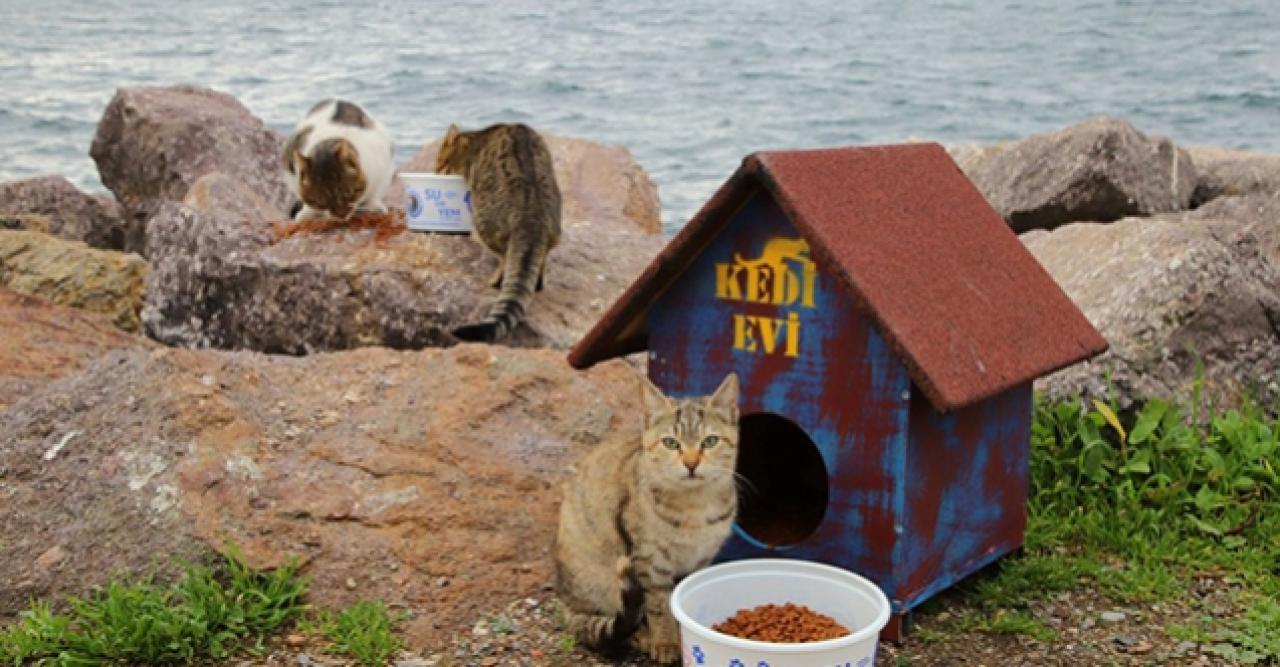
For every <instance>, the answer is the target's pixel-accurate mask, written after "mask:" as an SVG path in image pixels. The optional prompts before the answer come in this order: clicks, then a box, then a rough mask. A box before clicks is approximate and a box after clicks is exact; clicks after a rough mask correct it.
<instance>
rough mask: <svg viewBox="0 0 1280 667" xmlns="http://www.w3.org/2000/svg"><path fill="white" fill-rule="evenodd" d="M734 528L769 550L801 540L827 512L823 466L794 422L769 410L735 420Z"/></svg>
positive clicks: (810, 532) (805, 435) (810, 443)
mask: <svg viewBox="0 0 1280 667" xmlns="http://www.w3.org/2000/svg"><path fill="white" fill-rule="evenodd" d="M738 429H739V434H738V443H739V444H738V474H739V475H741V476H742V478H743V479H741V480H740V481H739V484H738V525H737V527H738V529H739V530H740V531H741V532H742V533H744V534H745V536H746V537H748V538H750V540H751V541H753V542H755V543H756V544H758V545H760V546H764V547H768V548H770V549H773V548H779V547H787V546H791V545H794V544H797V543H799V542H801V541H802V540H804V539H805V538H806V537H808V536H809V535H811V534H813V531H815V530H817V529H818V525H819V524H821V523H822V517H823V515H825V514H826V512H827V467H826V465H825V464H824V463H823V462H822V454H821V453H820V452H819V451H818V447H817V445H815V444H813V440H811V439H809V436H808V435H807V434H805V432H804V429H802V428H800V427H799V426H796V424H795V422H793V421H791V420H790V419H787V418H786V417H781V416H779V415H775V414H770V413H767V412H765V413H759V414H753V415H747V416H745V417H742V418H741V419H740V420H738Z"/></svg>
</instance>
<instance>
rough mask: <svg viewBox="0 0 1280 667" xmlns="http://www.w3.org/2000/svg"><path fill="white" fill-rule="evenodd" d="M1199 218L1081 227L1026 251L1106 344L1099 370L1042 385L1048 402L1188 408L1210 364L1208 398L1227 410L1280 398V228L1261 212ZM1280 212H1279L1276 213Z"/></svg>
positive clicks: (1088, 367)
mask: <svg viewBox="0 0 1280 667" xmlns="http://www.w3.org/2000/svg"><path fill="white" fill-rule="evenodd" d="M1213 204H1216V205H1213V206H1208V207H1205V208H1204V209H1201V210H1197V211H1195V212H1192V213H1177V214H1169V215H1162V216H1155V217H1152V218H1125V219H1123V220H1120V221H1117V222H1113V223H1110V224H1098V223H1076V224H1071V225H1067V226H1064V227H1061V228H1059V229H1056V230H1054V231H1052V232H1033V233H1031V234H1026V235H1024V236H1023V237H1022V238H1023V241H1024V243H1026V245H1027V247H1028V248H1029V249H1030V250H1031V251H1032V252H1033V253H1034V254H1035V255H1036V257H1037V258H1038V259H1039V260H1040V262H1041V263H1042V264H1044V266H1045V268H1046V269H1048V271H1049V273H1051V274H1052V275H1053V277H1054V278H1055V279H1056V280H1057V281H1058V283H1059V284H1061V285H1062V287H1063V289H1065V290H1066V292H1067V294H1069V295H1070V296H1071V298H1072V299H1073V300H1074V301H1075V302H1076V304H1077V305H1078V306H1080V308H1081V309H1082V310H1083V311H1084V313H1085V314H1086V315H1087V316H1088V317H1089V320H1090V321H1092V322H1093V324H1094V326H1096V327H1097V328H1098V330H1099V331H1101V332H1102V334H1103V335H1104V336H1105V337H1106V338H1107V341H1108V342H1109V343H1110V344H1111V347H1110V349H1109V350H1108V351H1107V352H1106V353H1105V354H1103V355H1101V356H1100V357H1097V358H1095V359H1093V360H1092V361H1090V362H1087V363H1084V364H1080V365H1077V366H1073V367H1071V368H1068V369H1066V370H1064V371H1061V372H1059V373H1056V374H1054V375H1051V376H1049V377H1048V378H1045V379H1043V380H1041V381H1040V382H1039V383H1038V387H1039V388H1040V389H1042V390H1043V391H1045V392H1046V393H1047V394H1048V395H1049V396H1050V397H1054V398H1066V397H1069V396H1071V395H1073V394H1075V393H1076V392H1081V393H1083V394H1085V395H1089V396H1095V397H1103V396H1107V395H1109V394H1108V392H1109V391H1113V392H1114V393H1113V394H1110V395H1114V396H1115V397H1116V398H1117V399H1119V402H1120V404H1121V405H1123V406H1127V405H1130V404H1132V403H1133V402H1135V401H1139V400H1141V399H1143V398H1151V397H1160V398H1173V399H1178V400H1182V399H1187V398H1189V397H1190V396H1191V387H1192V385H1193V382H1195V380H1196V374H1197V363H1198V362H1201V361H1202V362H1203V364H1204V382H1205V384H1204V396H1205V397H1206V398H1208V399H1210V400H1214V401H1217V402H1219V403H1220V404H1224V405H1230V404H1235V403H1238V402H1239V401H1240V400H1241V399H1242V398H1243V397H1244V396H1246V395H1249V394H1253V395H1254V396H1255V397H1257V398H1260V399H1262V400H1264V401H1270V400H1273V399H1275V398H1277V397H1280V384H1278V383H1277V380H1278V374H1280V336H1278V335H1277V326H1278V325H1280V298H1278V296H1280V295H1278V293H1277V288H1278V287H1280V271H1277V264H1276V263H1275V262H1274V261H1273V259H1272V257H1271V255H1272V254H1274V253H1275V250H1276V247H1275V242H1274V241H1268V239H1269V238H1274V237H1275V234H1276V231H1275V227H1276V222H1277V221H1276V219H1275V218H1274V217H1271V218H1270V219H1251V218H1250V217H1249V216H1248V215H1246V214H1247V213H1248V211H1261V212H1262V214H1263V215H1264V216H1265V215H1266V213H1265V211H1266V208H1265V206H1261V205H1260V204H1259V203H1258V202H1253V203H1250V202H1246V201H1222V202H1216V201H1215V202H1214V203H1213ZM1277 209H1280V207H1277Z"/></svg>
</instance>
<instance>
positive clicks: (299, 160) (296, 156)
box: [293, 151, 311, 173]
mask: <svg viewBox="0 0 1280 667" xmlns="http://www.w3.org/2000/svg"><path fill="white" fill-rule="evenodd" d="M293 164H294V165H296V166H297V168H298V173H302V171H303V170H304V169H307V168H308V167H310V166H311V161H310V160H308V159H307V156H305V155H303V154H302V151H294V152H293Z"/></svg>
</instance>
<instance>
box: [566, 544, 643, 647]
mask: <svg viewBox="0 0 1280 667" xmlns="http://www.w3.org/2000/svg"><path fill="white" fill-rule="evenodd" d="M618 578H619V580H620V583H621V584H622V609H621V610H620V611H618V612H617V613H616V614H614V615H612V616H599V615H592V614H581V613H574V612H570V613H569V615H568V619H567V621H568V622H567V626H568V627H567V628H566V629H567V630H569V632H570V633H572V634H573V637H574V639H576V640H577V641H578V642H581V643H582V644H585V645H586V646H589V647H591V648H594V649H595V650H597V651H599V652H601V653H602V654H604V655H605V656H606V657H610V658H614V657H618V656H620V655H622V654H623V653H625V652H626V651H627V649H628V647H629V643H628V641H629V640H630V639H631V636H632V635H634V634H635V632H636V630H637V629H638V628H639V627H640V623H641V622H642V621H643V620H644V589H643V588H642V587H641V586H640V580H639V579H638V578H637V577H636V574H635V571H634V570H633V569H632V568H631V561H630V560H628V559H627V558H626V557H625V556H624V557H622V558H619V559H618Z"/></svg>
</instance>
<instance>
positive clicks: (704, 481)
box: [555, 374, 738, 663]
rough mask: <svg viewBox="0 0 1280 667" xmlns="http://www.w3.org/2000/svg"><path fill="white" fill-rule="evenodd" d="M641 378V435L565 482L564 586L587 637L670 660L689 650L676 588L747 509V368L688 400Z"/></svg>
mask: <svg viewBox="0 0 1280 667" xmlns="http://www.w3.org/2000/svg"><path fill="white" fill-rule="evenodd" d="M641 384H642V386H643V389H642V396H643V400H644V405H645V428H644V431H643V434H642V435H641V437H640V439H639V442H637V441H635V440H629V439H621V438H619V439H616V440H610V441H606V442H605V443H603V444H601V445H600V446H599V447H597V448H596V449H595V450H593V451H592V452H591V453H590V454H588V455H587V456H586V457H585V458H584V459H583V460H582V461H581V462H580V463H579V465H578V470H577V472H576V474H575V475H574V477H573V478H572V479H571V480H569V482H568V483H567V484H566V485H565V489H564V501H563V503H562V504H561V506H560V526H559V530H558V531H557V533H556V546H555V563H556V593H557V596H558V597H559V599H560V602H561V604H562V605H563V607H564V608H565V611H566V618H567V619H568V627H569V630H570V631H571V632H573V633H574V636H575V638H576V639H577V640H578V641H579V642H581V643H582V644H585V645H587V646H591V647H594V648H596V649H597V650H600V651H602V652H605V653H607V654H615V653H616V652H618V651H620V650H622V649H623V648H625V647H626V646H633V647H637V648H640V649H642V650H644V651H645V652H647V653H648V654H649V656H650V657H651V658H653V659H655V660H657V661H659V662H663V663H667V662H672V661H674V660H676V659H678V657H679V650H680V637H679V633H678V632H677V628H676V623H675V620H674V619H673V618H671V616H670V612H669V610H668V602H669V600H670V597H671V589H672V587H673V586H674V585H675V582H677V581H679V580H680V579H681V578H682V577H684V576H685V575H688V574H689V573H691V572H693V571H695V570H697V569H699V568H702V567H704V566H706V565H707V564H708V563H710V562H711V559H712V558H713V557H714V556H715V554H716V552H717V551H719V549H720V546H721V545H722V544H723V543H724V541H725V539H727V538H728V536H729V530H730V528H731V526H732V524H733V517H734V515H735V512H736V510H737V502H738V500H737V493H736V491H735V487H734V466H735V465H736V463H737V451H738V378H737V376H736V375H733V374H730V375H729V376H728V377H726V378H725V380H724V382H723V383H722V384H721V385H720V388H719V389H717V390H716V391H715V393H713V394H712V395H711V396H707V397H701V398H692V399H680V400H672V399H669V398H667V397H666V396H664V395H663V394H662V392H660V391H659V390H658V389H657V388H656V387H654V386H653V385H652V384H651V383H650V382H649V381H648V380H647V379H644V378H642V379H641Z"/></svg>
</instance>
